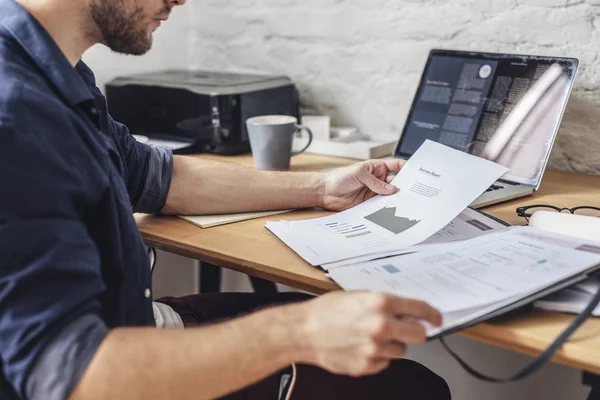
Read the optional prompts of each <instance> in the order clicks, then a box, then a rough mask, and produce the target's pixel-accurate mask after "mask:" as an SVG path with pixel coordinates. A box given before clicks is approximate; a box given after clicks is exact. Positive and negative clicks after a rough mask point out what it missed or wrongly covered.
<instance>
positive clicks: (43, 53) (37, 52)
mask: <svg viewBox="0 0 600 400" xmlns="http://www.w3.org/2000/svg"><path fill="white" fill-rule="evenodd" d="M2 26H3V27H4V28H5V31H6V32H8V35H9V36H12V38H14V40H15V41H16V42H17V43H18V44H19V46H21V47H22V48H23V50H24V51H25V52H26V53H27V54H29V56H30V57H31V59H32V60H33V61H34V62H35V64H36V65H37V66H38V67H39V68H40V69H41V71H42V73H43V74H44V75H45V76H46V77H47V78H48V79H49V80H50V81H51V82H52V84H53V85H54V86H55V88H56V90H57V91H58V92H59V93H60V95H61V96H62V97H64V99H65V100H67V102H69V103H70V105H71V106H72V107H73V106H76V105H78V104H80V103H82V102H84V101H89V100H93V99H94V97H93V96H92V94H91V92H90V90H89V88H88V87H87V86H86V84H85V83H84V81H83V79H82V77H81V76H80V75H79V74H78V73H77V71H76V70H75V68H73V66H72V65H71V64H70V63H69V60H67V58H66V56H65V55H64V54H63V53H62V51H61V50H60V48H59V47H58V45H57V44H56V42H55V41H54V40H53V39H52V37H51V36H50V34H49V33H48V32H47V31H46V30H45V29H44V27H43V26H42V25H41V24H40V23H39V22H38V21H37V20H36V19H35V18H34V17H33V16H32V15H31V14H29V12H28V11H27V10H25V9H24V8H23V7H21V5H20V4H18V3H16V2H15V1H14V0H0V27H2ZM1 34H2V32H1V31H0V35H1Z"/></svg>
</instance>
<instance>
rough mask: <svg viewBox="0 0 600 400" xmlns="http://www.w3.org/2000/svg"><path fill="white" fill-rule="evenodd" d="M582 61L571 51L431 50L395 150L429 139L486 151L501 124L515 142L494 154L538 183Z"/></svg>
mask: <svg viewBox="0 0 600 400" xmlns="http://www.w3.org/2000/svg"><path fill="white" fill-rule="evenodd" d="M551 67H552V68H551ZM558 67H560V68H558ZM577 67H578V61H577V60H576V59H572V58H555V57H539V56H524V55H509V54H493V53H476V52H461V51H450V50H432V51H431V53H430V55H429V58H428V60H427V64H426V66H425V70H424V71H423V75H422V77H421V82H420V83H419V86H418V89H417V93H416V95H415V98H414V100H413V104H412V106H411V109H410V112H409V114H408V118H407V121H406V124H405V125H404V131H403V132H402V136H401V137H400V141H399V142H398V146H397V147H396V152H395V155H396V156H397V157H403V158H408V157H410V156H411V155H412V154H413V153H414V152H415V151H416V150H417V149H418V148H419V147H420V146H421V144H423V142H424V141H425V140H427V139H430V140H433V141H436V142H439V143H442V144H444V145H447V146H450V147H452V148H455V149H458V150H462V151H465V152H468V153H471V154H474V155H478V156H482V155H483V154H484V151H485V150H486V146H487V147H489V145H488V142H489V141H490V139H492V138H493V136H494V134H495V133H496V132H498V134H500V131H502V135H503V137H505V138H506V137H508V138H509V140H505V141H504V143H503V145H504V146H505V147H511V148H512V150H511V151H510V152H507V154H509V155H506V154H504V156H503V157H498V158H496V159H495V161H497V162H499V163H500V164H504V165H506V166H507V167H509V168H510V171H509V173H507V175H505V179H507V180H511V181H515V182H518V183H523V184H529V185H536V186H537V185H538V183H539V181H540V180H541V176H542V173H543V170H544V168H545V166H546V163H547V161H548V158H549V156H550V151H551V149H552V145H553V143H554V139H555V137H556V134H557V132H558V127H559V125H560V121H561V119H562V115H563V113H564V109H565V107H566V104H567V101H568V98H569V94H570V92H571V88H572V86H573V80H574V78H575V74H576V72H577ZM556 70H559V71H561V72H559V73H558V74H557V75H555V76H553V77H551V76H549V75H551V72H556ZM536 83H537V85H536ZM509 116H510V117H509ZM507 127H512V128H511V129H512V130H511V131H510V134H508V136H507V129H508V128H507ZM497 142H498V140H496V141H495V142H493V143H497ZM491 144H492V143H490V145H491ZM503 148H504V147H503ZM486 154H487V153H486Z"/></svg>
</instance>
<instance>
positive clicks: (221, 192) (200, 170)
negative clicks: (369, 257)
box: [162, 156, 324, 215]
mask: <svg viewBox="0 0 600 400" xmlns="http://www.w3.org/2000/svg"><path fill="white" fill-rule="evenodd" d="M323 190H324V189H323V174H321V173H291V172H270V171H257V170H256V169H254V168H248V167H242V166H239V165H237V164H234V163H222V162H215V161H206V160H200V159H197V158H192V157H181V156H175V157H174V160H173V179H172V181H171V189H170V190H169V194H168V197H167V203H166V205H165V207H164V208H163V210H162V213H163V214H187V215H189V214H219V213H233V212H243V211H260V210H277V209H286V208H306V207H318V206H321V205H322V199H323V194H324V193H323Z"/></svg>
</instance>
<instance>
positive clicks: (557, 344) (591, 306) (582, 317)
mask: <svg viewBox="0 0 600 400" xmlns="http://www.w3.org/2000/svg"><path fill="white" fill-rule="evenodd" d="M598 304H600V290H598V292H597V293H596V294H595V295H594V297H593V298H592V300H591V301H590V302H589V303H588V305H587V307H586V308H585V309H584V310H583V311H582V312H581V314H579V315H578V316H577V317H576V318H575V319H574V320H573V322H571V324H570V325H569V326H568V327H567V328H566V329H565V330H564V331H563V332H562V333H561V334H560V335H559V336H558V337H557V338H556V340H554V342H553V343H552V344H551V345H550V346H548V348H547V349H546V350H544V352H543V353H542V354H540V355H539V356H538V357H537V358H536V359H535V360H533V361H532V362H531V364H529V365H527V366H526V367H525V368H523V369H522V370H521V371H519V372H518V373H516V374H515V375H513V376H511V377H508V378H494V377H492V376H488V375H485V374H483V373H481V372H479V371H477V370H476V369H475V368H473V367H471V366H470V365H469V364H467V362H466V361H465V360H463V359H462V358H461V357H460V356H459V355H458V354H456V352H454V350H452V349H451V348H450V347H448V345H447V344H446V342H445V341H444V339H443V338H440V343H441V344H442V346H444V348H445V349H446V351H447V352H448V353H450V355H451V356H452V358H454V359H455V360H456V361H457V362H458V363H459V364H460V366H461V367H463V368H464V369H465V370H466V371H467V372H468V373H469V374H470V375H472V376H474V377H475V378H477V379H480V380H482V381H486V382H493V383H507V382H514V381H518V380H521V379H524V378H526V377H528V376H530V375H531V374H533V373H534V372H536V371H537V370H538V369H540V368H541V367H542V366H544V365H545V364H546V363H548V361H550V359H551V358H552V356H553V355H554V353H556V352H557V351H558V349H560V348H561V347H562V345H563V344H564V343H565V342H566V341H567V340H568V339H569V337H570V336H571V335H572V334H573V333H574V332H575V331H576V330H577V329H578V328H579V327H580V326H581V325H582V324H583V323H584V322H585V321H586V320H587V319H588V318H589V317H590V316H591V315H592V313H593V312H594V310H595V309H596V307H597V306H598Z"/></svg>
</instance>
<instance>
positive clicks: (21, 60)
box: [0, 24, 55, 119]
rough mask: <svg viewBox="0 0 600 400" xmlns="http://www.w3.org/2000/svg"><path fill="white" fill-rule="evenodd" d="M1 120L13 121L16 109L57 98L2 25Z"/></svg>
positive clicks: (0, 58) (0, 49)
mask: <svg viewBox="0 0 600 400" xmlns="http://www.w3.org/2000/svg"><path fill="white" fill-rule="evenodd" d="M0 82H2V90H0V119H7V118H8V119H10V117H11V115H12V114H13V113H14V112H15V110H16V109H19V110H21V111H23V110H24V108H25V107H27V106H28V105H30V104H31V105H34V104H44V103H47V102H48V101H52V98H53V97H55V95H54V93H53V91H52V89H51V87H50V85H49V84H48V82H47V80H45V79H44V78H43V76H42V75H41V74H40V71H39V69H38V68H37V66H36V64H35V63H34V62H33V61H32V60H31V59H30V58H29V56H28V55H27V53H25V52H24V51H23V49H22V48H21V47H20V46H19V45H18V44H17V43H16V42H15V39H14V38H13V37H12V36H10V35H7V34H3V31H2V25H1V24H0Z"/></svg>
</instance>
